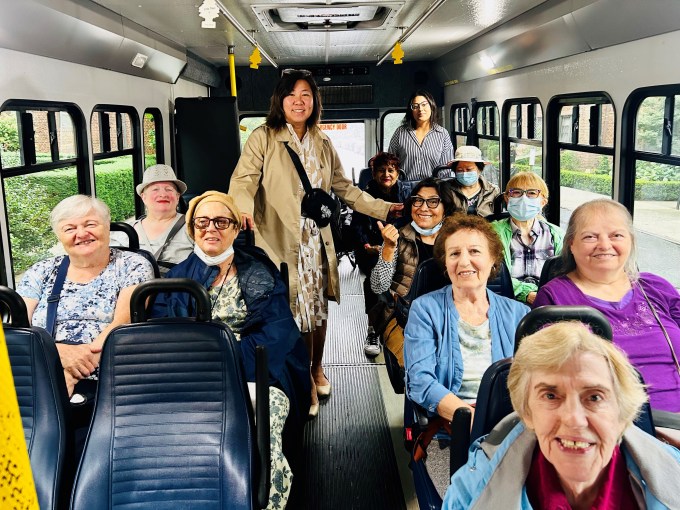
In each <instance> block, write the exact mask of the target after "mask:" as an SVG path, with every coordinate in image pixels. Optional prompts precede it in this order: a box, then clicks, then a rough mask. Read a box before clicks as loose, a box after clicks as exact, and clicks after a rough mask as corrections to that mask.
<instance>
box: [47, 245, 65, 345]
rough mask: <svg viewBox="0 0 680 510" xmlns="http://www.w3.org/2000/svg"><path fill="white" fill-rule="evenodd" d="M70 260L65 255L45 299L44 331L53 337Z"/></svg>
mask: <svg viewBox="0 0 680 510" xmlns="http://www.w3.org/2000/svg"><path fill="white" fill-rule="evenodd" d="M69 263H70V260H69V258H68V255H65V256H64V258H63V259H62V261H61V264H59V269H58V270H57V278H56V279H55V280H54V285H53V286H52V292H50V295H49V296H48V297H47V318H46V320H45V329H46V330H47V332H48V333H49V334H50V335H51V336H52V337H54V326H55V324H56V323H57V307H58V306H59V299H60V298H61V289H62V288H63V287H64V280H66V273H67V272H68V266H69Z"/></svg>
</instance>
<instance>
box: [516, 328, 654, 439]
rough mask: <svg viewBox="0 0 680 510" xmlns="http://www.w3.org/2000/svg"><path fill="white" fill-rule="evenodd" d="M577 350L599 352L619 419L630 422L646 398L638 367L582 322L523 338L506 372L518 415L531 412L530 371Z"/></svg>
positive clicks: (550, 367) (549, 367)
mask: <svg viewBox="0 0 680 510" xmlns="http://www.w3.org/2000/svg"><path fill="white" fill-rule="evenodd" d="M578 353H592V354H595V355H598V356H602V357H603V358H604V359H605V361H606V362H607V366H608V367H609V374H610V376H611V378H612V383H613V387H614V395H615V397H616V400H617V403H618V405H619V419H620V420H621V422H622V423H625V424H626V426H628V425H630V424H631V423H632V422H633V421H634V420H635V418H636V417H637V416H638V414H639V413H640V408H641V407H642V405H643V404H644V403H645V402H646V401H647V393H646V391H645V388H644V386H643V384H642V383H641V382H640V378H639V376H638V373H637V371H636V370H635V368H633V366H632V365H631V364H630V362H629V361H628V358H627V357H626V355H625V354H624V353H623V351H621V350H620V349H619V348H618V347H617V346H615V345H614V344H613V343H611V342H609V341H607V340H604V339H603V338H600V337H599V336H597V335H595V334H594V333H592V332H591V331H590V330H589V329H588V328H587V327H586V326H585V325H583V324H582V323H581V322H573V321H572V322H559V323H556V324H553V325H551V326H548V327H546V328H544V329H542V330H540V331H538V332H536V333H534V334H533V335H529V336H527V337H525V338H523V339H522V341H521V343H520V345H519V348H518V349H517V352H516V353H515V358H514V359H513V362H512V367H511V368H510V373H509V375H508V389H509V391H510V399H511V400H512V407H513V408H514V409H515V411H517V414H519V416H520V418H522V419H524V417H525V416H530V415H531V412H530V409H529V392H530V388H529V386H530V384H531V375H532V374H533V373H534V372H536V371H554V370H558V369H559V368H560V367H561V366H562V365H564V363H566V362H567V361H568V360H570V359H571V358H573V357H574V356H575V355H576V354H578Z"/></svg>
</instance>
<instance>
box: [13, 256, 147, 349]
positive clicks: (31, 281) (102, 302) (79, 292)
mask: <svg viewBox="0 0 680 510" xmlns="http://www.w3.org/2000/svg"><path fill="white" fill-rule="evenodd" d="M63 259H64V256H63V255H60V256H58V257H53V258H50V259H46V260H42V261H40V262H37V263H36V264H34V265H33V266H31V267H30V268H29V269H28V271H26V272H25V273H24V275H23V277H22V279H21V282H20V283H19V286H18V287H17V292H18V293H19V294H20V295H21V296H23V297H26V298H31V299H37V300H38V306H37V307H36V309H35V311H34V312H33V319H32V321H31V322H32V324H33V325H34V326H39V327H41V328H44V327H45V324H46V319H47V298H48V296H49V295H50V293H51V292H52V287H53V286H54V281H55V279H56V277H57V270H58V269H59V265H60V264H61V261H62V260H63ZM153 277H154V275H153V269H152V267H151V264H150V263H149V262H148V261H147V260H146V259H145V258H144V257H142V256H141V255H138V254H136V253H133V252H128V251H122V250H117V249H115V248H111V255H110V259H109V265H108V266H106V267H105V268H104V270H103V271H102V272H101V273H99V275H97V276H96V277H95V278H94V279H93V280H92V281H90V282H88V283H74V282H71V281H69V279H68V277H67V278H66V280H65V281H64V287H63V288H62V290H61V298H60V299H59V304H58V307H57V320H56V325H55V328H54V329H55V331H54V335H53V336H54V340H55V341H56V342H69V343H78V344H88V343H91V342H92V341H93V340H94V339H95V338H97V336H98V335H99V333H101V332H102V331H103V330H104V328H106V326H108V325H109V324H111V322H112V321H113V314H114V311H115V309H116V303H117V301H118V294H119V293H120V291H121V290H122V289H124V288H125V287H130V286H132V285H137V284H139V283H141V282H143V281H146V280H151V279H152V278H153Z"/></svg>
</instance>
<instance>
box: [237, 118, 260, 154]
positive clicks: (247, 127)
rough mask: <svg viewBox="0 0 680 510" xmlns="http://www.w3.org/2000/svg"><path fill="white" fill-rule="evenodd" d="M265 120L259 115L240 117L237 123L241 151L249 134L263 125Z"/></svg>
mask: <svg viewBox="0 0 680 510" xmlns="http://www.w3.org/2000/svg"><path fill="white" fill-rule="evenodd" d="M265 120H267V117H263V116H261V115H258V116H254V117H241V120H240V122H239V127H240V128H241V129H240V131H241V150H243V146H244V145H245V144H246V140H247V139H248V137H249V136H250V133H252V132H253V130H254V129H255V128H258V127H260V126H261V125H262V124H264V122H265Z"/></svg>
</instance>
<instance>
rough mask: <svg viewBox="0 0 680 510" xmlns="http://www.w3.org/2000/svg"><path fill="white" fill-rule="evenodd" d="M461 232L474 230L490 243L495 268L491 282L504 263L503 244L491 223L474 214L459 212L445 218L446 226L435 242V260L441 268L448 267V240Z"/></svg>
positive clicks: (443, 226) (491, 274)
mask: <svg viewBox="0 0 680 510" xmlns="http://www.w3.org/2000/svg"><path fill="white" fill-rule="evenodd" d="M459 230H474V231H476V232H479V233H480V234H482V235H483V236H484V237H486V240H487V242H488V243H489V253H490V254H491V258H492V259H493V267H492V268H491V273H490V274H489V280H492V279H494V278H495V277H496V276H497V275H498V273H499V271H500V269H501V263H502V262H503V243H501V240H500V238H499V237H498V234H497V233H496V231H495V230H494V229H493V227H492V226H491V223H489V222H488V221H486V220H485V219H484V218H481V217H480V216H477V215H474V214H465V213H460V212H457V213H455V214H453V215H452V216H449V217H448V218H444V224H443V225H442V228H440V229H439V234H437V239H436V240H435V242H434V258H435V259H437V262H439V265H440V266H441V267H446V246H445V245H446V240H447V239H448V238H449V237H451V236H452V235H453V234H455V233H456V232H458V231H459Z"/></svg>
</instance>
